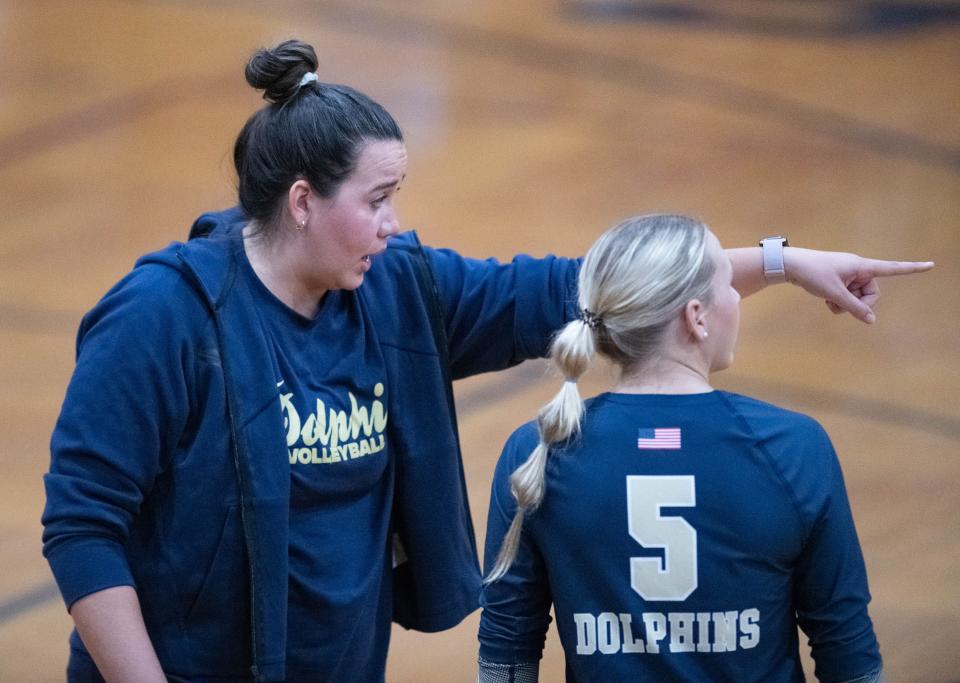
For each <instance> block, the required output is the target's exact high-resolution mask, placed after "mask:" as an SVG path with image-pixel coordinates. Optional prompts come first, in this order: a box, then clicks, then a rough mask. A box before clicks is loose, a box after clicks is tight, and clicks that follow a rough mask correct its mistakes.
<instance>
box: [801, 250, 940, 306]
mask: <svg viewBox="0 0 960 683" xmlns="http://www.w3.org/2000/svg"><path fill="white" fill-rule="evenodd" d="M783 262H784V269H785V270H786V276H787V280H788V281H789V282H792V283H793V284H796V285H799V286H801V287H803V288H804V289H805V290H806V291H808V292H809V293H810V294H813V295H814V296H816V297H819V298H821V299H823V300H824V301H826V303H827V307H828V308H829V309H830V310H831V311H833V312H834V313H843V312H847V313H850V314H851V315H852V316H853V317H855V318H858V319H859V320H862V321H863V322H865V323H873V322H874V321H876V319H877V316H876V314H875V313H874V312H873V306H874V304H875V303H876V302H877V299H879V298H880V284H879V283H878V282H877V278H881V277H887V276H888V275H909V274H911V273H923V272H925V271H928V270H930V269H932V268H933V265H934V264H933V261H882V260H878V259H869V258H863V257H862V256H857V255H856V254H846V253H842V252H837V251H817V250H814V249H800V248H797V247H786V248H785V249H784V250H783Z"/></svg>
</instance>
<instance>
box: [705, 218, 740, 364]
mask: <svg viewBox="0 0 960 683" xmlns="http://www.w3.org/2000/svg"><path fill="white" fill-rule="evenodd" d="M707 256H708V257H709V258H712V259H713V262H714V265H715V269H714V273H713V282H712V285H711V299H710V304H709V305H708V306H707V307H706V310H705V312H704V325H705V329H706V331H707V332H708V333H709V334H708V336H707V338H706V339H704V340H703V344H704V351H705V352H706V356H707V360H708V361H709V363H710V372H717V371H718V370H725V369H726V368H728V367H730V366H731V365H732V364H733V355H734V349H735V347H736V345H737V335H738V334H739V332H740V293H739V292H738V291H737V290H736V289H734V288H733V266H732V265H731V264H730V259H729V258H728V257H727V255H726V253H725V252H724V251H723V248H722V247H721V246H720V240H718V239H717V238H716V236H715V235H714V234H713V233H712V232H710V233H708V234H707Z"/></svg>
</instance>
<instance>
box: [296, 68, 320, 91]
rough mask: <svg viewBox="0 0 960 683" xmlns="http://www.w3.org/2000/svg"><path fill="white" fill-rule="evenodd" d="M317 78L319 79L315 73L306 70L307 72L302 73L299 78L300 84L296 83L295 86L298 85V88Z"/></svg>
mask: <svg viewBox="0 0 960 683" xmlns="http://www.w3.org/2000/svg"><path fill="white" fill-rule="evenodd" d="M318 80H320V79H319V78H317V74H315V73H314V72H312V71H308V72H307V73H305V74H303V78H301V79H300V85H298V86H297V87H298V88H302V87H303V86H305V85H306V84H307V83H313V82H315V81H318Z"/></svg>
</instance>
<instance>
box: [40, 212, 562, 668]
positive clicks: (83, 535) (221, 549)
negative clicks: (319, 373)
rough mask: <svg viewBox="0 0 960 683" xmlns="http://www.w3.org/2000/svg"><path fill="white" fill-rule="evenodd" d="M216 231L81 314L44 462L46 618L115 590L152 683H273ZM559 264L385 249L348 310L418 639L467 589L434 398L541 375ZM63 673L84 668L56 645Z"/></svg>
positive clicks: (274, 609)
mask: <svg viewBox="0 0 960 683" xmlns="http://www.w3.org/2000/svg"><path fill="white" fill-rule="evenodd" d="M245 222H246V218H245V217H244V216H243V214H242V213H241V212H240V211H239V210H237V209H232V210H230V211H227V212H222V213H214V214H205V215H204V216H201V217H200V218H199V219H198V220H197V222H196V223H195V224H194V228H193V230H192V231H191V237H192V239H191V240H190V241H189V242H187V243H185V244H181V243H174V244H171V245H170V246H169V247H167V248H166V249H163V250H161V251H159V252H156V253H153V254H149V255H147V256H144V257H143V258H141V259H140V260H139V261H138V262H137V264H136V266H135V267H134V269H133V271H132V272H131V273H130V274H129V275H127V276H126V277H125V278H124V279H123V280H121V281H120V282H119V283H118V284H117V285H116V286H114V287H113V289H111V290H110V292H108V293H107V295H106V296H105V297H104V298H103V299H102V300H101V301H100V302H99V303H98V304H97V306H96V307H95V308H94V309H93V310H92V311H90V313H88V314H87V315H86V316H85V318H84V320H83V323H82V324H81V328H80V332H79V334H78V342H77V366H76V370H75V372H74V376H73V379H72V380H71V383H70V387H69V388H68V391H67V395H66V398H65V400H64V405H63V409H62V412H61V415H60V418H59V420H58V422H57V426H56V428H55V430H54V433H53V437H52V441H51V453H52V458H51V467H50V472H49V473H48V474H47V475H46V476H45V485H46V490H47V506H46V509H45V511H44V515H43V524H44V526H45V530H44V554H45V555H46V557H47V558H48V560H49V562H50V566H51V568H52V570H53V573H54V576H55V578H56V580H57V583H58V585H59V587H60V590H61V592H62V594H63V597H64V600H65V602H66V603H67V606H68V608H69V607H70V606H71V605H72V604H73V603H74V602H75V601H76V600H78V599H79V598H81V597H83V596H85V595H88V594H90V593H93V592H96V591H99V590H103V589H105V588H109V587H112V586H118V585H131V586H135V587H136V589H137V592H138V596H139V599H140V603H141V607H142V610H143V615H144V620H145V622H146V625H147V629H148V632H149V634H150V637H151V639H152V641H153V644H154V648H155V649H156V651H157V655H158V657H159V658H160V662H161V665H162V666H163V667H164V670H165V671H166V672H167V673H168V675H170V676H171V677H174V678H182V679H187V680H192V679H197V678H205V677H231V678H234V677H243V678H252V679H253V680H256V681H279V680H283V679H284V675H285V674H284V659H285V650H286V625H287V616H286V609H287V582H288V567H287V552H288V549H287V532H288V515H289V493H290V470H289V460H288V457H287V453H286V449H285V438H284V431H283V420H282V414H281V410H280V402H279V400H278V393H277V387H276V381H275V378H274V377H273V375H272V373H271V370H270V369H271V367H272V366H271V362H270V354H269V347H268V345H267V341H266V339H265V337H264V333H263V330H262V328H261V326H260V323H259V320H258V317H257V313H256V310H255V308H254V304H253V299H252V297H251V293H250V292H249V291H248V286H247V284H246V282H245V281H244V279H243V278H240V277H238V267H239V264H240V261H239V260H238V258H239V254H238V250H241V249H242V248H243V246H242V240H241V239H240V231H241V230H242V227H243V225H244V224H245ZM577 269H578V261H576V260H571V259H563V258H556V257H548V258H545V259H533V258H530V257H525V256H520V257H517V258H515V259H514V260H513V261H512V262H511V263H510V264H500V263H497V262H496V261H493V260H487V261H478V260H472V259H466V258H463V257H460V256H459V255H457V254H455V253H453V252H450V251H445V250H434V249H428V248H423V247H421V246H420V245H419V242H418V241H417V239H416V236H415V235H414V234H413V233H407V234H405V235H400V236H397V237H395V238H393V239H391V241H390V243H389V247H388V249H387V251H386V252H385V253H384V254H383V255H381V256H380V257H377V259H376V261H375V264H374V267H373V268H372V269H371V270H370V272H368V273H367V275H366V277H365V282H364V284H363V285H362V287H360V289H359V290H358V295H359V296H360V297H361V300H362V302H363V305H364V306H366V307H367V309H368V310H370V311H372V313H373V318H374V320H375V330H374V333H375V335H376V337H377V342H378V344H379V346H380V348H381V351H382V353H383V358H384V361H385V364H386V371H387V382H388V386H390V401H391V407H390V414H391V421H390V425H389V427H388V429H389V435H388V436H389V439H390V448H391V452H392V453H393V456H392V457H393V462H392V463H391V466H393V467H394V468H395V470H394V477H395V479H394V480H395V482H396V490H395V497H394V499H395V503H394V515H393V517H394V519H393V528H394V532H395V534H396V535H397V537H398V538H399V541H400V543H401V545H402V547H403V549H404V551H405V556H406V561H404V562H402V563H401V564H400V565H398V567H397V568H396V569H395V570H394V590H393V595H394V621H396V622H398V623H400V624H401V625H403V626H404V627H406V628H413V629H417V630H423V631H438V630H442V629H446V628H450V627H452V626H454V625H455V624H457V623H458V622H459V621H460V620H461V619H463V617H464V616H466V615H467V614H469V613H470V612H471V611H473V610H474V609H475V608H476V607H477V604H478V593H479V587H480V572H479V568H478V563H477V556H476V543H475V540H474V534H473V528H472V524H471V521H470V514H469V509H468V505H467V496H466V489H465V486H464V479H463V467H462V462H461V455H460V448H459V443H458V436H457V425H456V415H455V410H454V405H453V393H452V387H451V381H452V380H453V379H457V378H460V377H466V376H469V375H473V374H476V373H480V372H486V371H490V370H498V369H502V368H506V367H508V366H511V365H513V364H516V363H518V362H520V361H522V360H525V359H527V358H533V357H540V356H543V355H545V354H546V352H547V349H548V345H549V340H550V336H551V334H552V333H553V332H554V331H555V330H556V329H558V328H559V327H561V326H562V325H563V324H564V323H565V322H566V321H567V320H569V319H570V318H571V317H572V316H573V314H574V313H575V310H576V308H575V300H576V297H575V283H576V276H577ZM71 646H72V648H73V649H74V650H75V654H74V655H73V656H72V658H71V667H72V670H73V671H75V672H76V673H77V674H78V676H79V675H80V673H81V669H82V668H83V666H84V664H86V665H89V659H88V658H87V657H86V656H85V652H84V650H83V645H82V643H81V642H80V640H79V638H78V637H77V635H76V633H74V635H73V637H72V639H71Z"/></svg>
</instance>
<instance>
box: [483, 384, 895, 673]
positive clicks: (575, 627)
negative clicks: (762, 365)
mask: <svg viewBox="0 0 960 683" xmlns="http://www.w3.org/2000/svg"><path fill="white" fill-rule="evenodd" d="M536 443H537V431H536V426H535V425H534V424H532V423H531V424H527V425H525V426H523V427H521V428H520V429H518V430H517V431H516V432H515V433H514V434H513V435H512V436H511V437H510V439H509V441H508V442H507V444H506V446H505V447H504V451H503V454H502V455H501V458H500V462H499V464H498V466H497V471H496V475H495V478H494V482H493V495H492V498H491V502H490V514H489V521H488V531H487V540H486V553H485V558H486V569H487V571H488V572H489V571H490V569H491V568H492V566H493V562H494V560H495V559H496V556H497V553H498V551H499V548H500V544H501V542H502V540H503V537H504V535H505V533H506V530H507V528H508V526H509V524H510V521H511V519H512V518H513V514H514V510H515V501H514V499H513V497H512V496H511V494H510V486H509V477H510V474H511V473H512V472H513V471H514V470H515V469H516V468H517V467H518V466H519V465H520V464H522V463H523V461H524V460H525V459H526V457H527V456H528V455H529V453H530V452H531V451H532V450H533V448H534V447H535V446H536ZM546 481H547V489H546V495H545V496H544V500H543V503H542V504H541V506H540V507H539V509H538V510H536V511H535V512H534V513H532V514H528V515H527V517H526V520H525V522H524V528H523V534H522V539H521V546H520V550H519V553H518V556H517V559H516V561H515V562H514V564H513V566H512V568H511V569H510V571H509V572H508V573H507V575H506V576H505V577H503V578H502V579H500V580H499V581H497V582H494V583H492V584H490V585H488V586H487V587H486V589H485V591H484V594H483V607H484V612H483V616H482V619H481V625H480V643H481V646H480V658H481V660H482V661H484V662H487V663H492V664H494V665H500V664H503V665H516V664H520V665H524V664H526V665H527V666H528V667H529V665H530V664H531V663H536V662H537V661H538V660H539V659H540V656H541V651H542V649H543V643H544V639H545V634H546V630H547V627H548V624H549V622H550V616H549V611H550V607H551V605H553V606H554V608H555V615H556V622H557V629H558V631H559V634H560V640H561V642H562V644H563V648H564V652H565V656H566V662H567V679H568V680H571V681H627V680H652V681H738V682H742V681H765V682H777V681H803V672H802V669H801V665H800V659H799V652H798V637H797V624H799V625H800V627H801V628H802V629H803V631H804V632H805V633H806V634H807V636H808V637H809V640H810V645H811V648H812V654H813V657H814V660H815V662H816V675H817V677H818V678H819V679H820V680H823V681H847V680H852V679H855V678H858V677H860V676H865V675H868V674H871V673H873V672H876V671H878V670H880V669H881V660H880V653H879V649H878V646H877V641H876V637H875V636H874V632H873V626H872V623H871V621H870V617H869V616H868V614H867V603H868V602H869V600H870V595H869V592H868V589H867V577H866V571H865V568H864V563H863V557H862V554H861V550H860V545H859V542H858V540H857V534H856V530H855V528H854V524H853V518H852V516H851V513H850V506H849V503H848V500H847V495H846V490H845V487H844V483H843V476H842V474H841V471H840V466H839V463H838V461H837V457H836V454H835V452H834V450H833V447H832V445H831V443H830V440H829V438H828V437H827V435H826V433H825V432H824V431H823V429H822V428H821V427H820V425H819V424H817V423H816V422H815V421H814V420H812V419H811V418H809V417H807V416H804V415H800V414H798V413H794V412H790V411H787V410H784V409H782V408H778V407H776V406H772V405H769V404H766V403H762V402H760V401H757V400H754V399H750V398H747V397H744V396H739V395H736V394H731V393H727V392H722V391H713V392H710V393H704V394H692V395H631V394H602V395H600V396H598V397H596V398H595V399H593V400H591V401H588V403H587V411H586V414H585V417H584V420H583V423H582V432H581V435H580V436H579V437H578V438H576V439H574V440H573V441H572V442H571V443H569V444H567V445H566V446H565V447H563V448H555V449H553V450H552V451H551V453H550V456H549V458H548V464H547V473H546ZM534 666H535V664H534ZM524 668H525V667H524V666H520V667H519V669H518V671H522V670H523V669H524ZM528 670H529V669H528ZM520 679H522V677H521V678H518V680H520ZM511 680H512V679H511Z"/></svg>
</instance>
